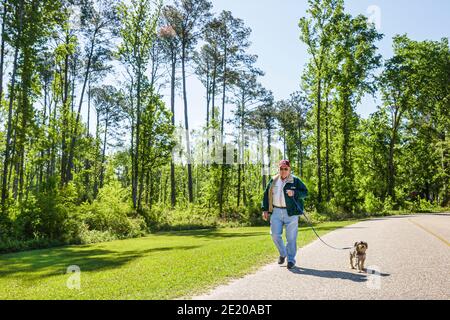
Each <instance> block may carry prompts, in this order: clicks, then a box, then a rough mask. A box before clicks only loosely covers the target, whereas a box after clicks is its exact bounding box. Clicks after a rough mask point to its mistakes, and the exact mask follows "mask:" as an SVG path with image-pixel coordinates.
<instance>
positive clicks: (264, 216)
mask: <svg viewBox="0 0 450 320" xmlns="http://www.w3.org/2000/svg"><path fill="white" fill-rule="evenodd" d="M262 218H263V220H264V221H267V220H269V212H267V211H264V212H263V214H262Z"/></svg>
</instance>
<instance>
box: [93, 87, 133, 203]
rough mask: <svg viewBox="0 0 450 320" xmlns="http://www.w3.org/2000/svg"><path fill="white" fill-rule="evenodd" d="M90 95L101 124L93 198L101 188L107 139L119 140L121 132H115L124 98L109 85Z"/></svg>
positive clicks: (121, 119) (95, 90) (120, 116)
mask: <svg viewBox="0 0 450 320" xmlns="http://www.w3.org/2000/svg"><path fill="white" fill-rule="evenodd" d="M91 94H92V97H93V100H94V105H95V109H96V111H97V122H98V123H99V122H103V142H102V151H101V160H100V164H99V166H96V167H97V168H98V170H99V172H100V173H99V179H98V180H97V179H95V184H94V197H95V196H96V195H97V194H98V190H99V188H103V182H104V175H105V161H106V150H107V145H108V137H110V136H111V138H113V139H114V140H115V141H118V142H120V140H121V139H120V135H121V132H120V131H119V132H117V130H118V129H119V126H120V123H121V122H122V121H123V116H124V115H123V109H124V107H123V105H124V104H125V97H124V94H123V92H120V91H118V90H117V89H116V88H115V87H113V86H111V85H104V86H102V87H97V88H93V89H92V93H91ZM98 131H99V128H97V132H98ZM118 133H119V134H118ZM98 138H99V137H97V139H98Z"/></svg>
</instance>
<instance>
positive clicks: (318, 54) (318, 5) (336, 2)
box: [299, 0, 344, 203]
mask: <svg viewBox="0 0 450 320" xmlns="http://www.w3.org/2000/svg"><path fill="white" fill-rule="evenodd" d="M308 3H309V8H308V10H307V13H308V15H309V17H304V18H302V19H300V22H299V27H300V29H301V34H300V39H301V40H302V41H303V42H304V43H305V44H306V45H307V48H308V52H309V54H311V56H312V59H311V61H310V68H309V70H310V72H311V78H312V79H311V82H313V83H314V85H315V86H316V89H315V92H314V98H315V103H316V106H317V110H316V132H317V133H316V143H317V146H316V154H317V192H318V198H317V201H318V203H321V202H322V156H321V152H322V149H321V148H322V146H321V124H322V121H321V115H322V112H323V111H322V94H323V88H322V86H323V82H324V78H325V77H326V71H327V69H326V64H327V60H330V59H331V55H332V46H333V41H334V36H335V34H336V30H335V27H336V24H337V20H338V19H339V17H340V16H341V15H342V12H343V10H344V1H342V0H326V1H321V0H309V1H308Z"/></svg>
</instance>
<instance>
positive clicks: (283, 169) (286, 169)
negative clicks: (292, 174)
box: [280, 168, 289, 171]
mask: <svg viewBox="0 0 450 320" xmlns="http://www.w3.org/2000/svg"><path fill="white" fill-rule="evenodd" d="M280 170H281V171H289V168H280Z"/></svg>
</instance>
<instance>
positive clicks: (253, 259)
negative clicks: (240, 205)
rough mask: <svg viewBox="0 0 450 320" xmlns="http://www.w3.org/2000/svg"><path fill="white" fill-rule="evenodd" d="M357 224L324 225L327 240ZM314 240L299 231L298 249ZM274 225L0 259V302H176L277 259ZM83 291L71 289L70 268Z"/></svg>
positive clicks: (163, 235)
mask: <svg viewBox="0 0 450 320" xmlns="http://www.w3.org/2000/svg"><path fill="white" fill-rule="evenodd" d="M354 222H355V221H341V222H326V223H322V224H320V225H318V226H317V230H318V231H319V232H320V233H322V234H324V233H327V232H329V231H332V230H334V229H336V228H339V227H343V226H345V225H349V224H351V223H354ZM314 239H315V236H314V234H313V233H312V231H311V230H310V229H309V228H307V227H301V228H300V232H299V237H298V243H299V246H303V245H305V244H307V243H308V242H311V241H312V240H314ZM276 258H277V251H276V249H275V246H274V245H273V243H272V240H271V238H270V236H269V228H268V227H247V228H226V229H218V230H195V231H179V232H164V233H158V234H153V235H150V236H147V237H144V238H138V239H128V240H120V241H112V242H105V243H98V244H93V245H85V246H68V247H61V248H53V249H45V250H35V251H27V252H20V253H13V254H4V255H0V300H1V299H174V298H179V297H189V296H192V295H194V294H196V293H200V292H204V291H205V290H207V289H209V288H211V287H214V286H215V285H218V284H222V283H226V282H227V281H228V280H230V279H232V278H237V277H240V276H243V275H245V274H247V273H249V272H252V271H254V270H255V269H256V268H257V267H259V266H262V265H264V264H266V263H268V262H271V261H275V259H276ZM70 265H78V266H79V267H80V269H81V288H80V290H71V289H68V288H67V285H66V283H67V280H68V278H69V275H68V274H66V270H67V267H68V266H70Z"/></svg>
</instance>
